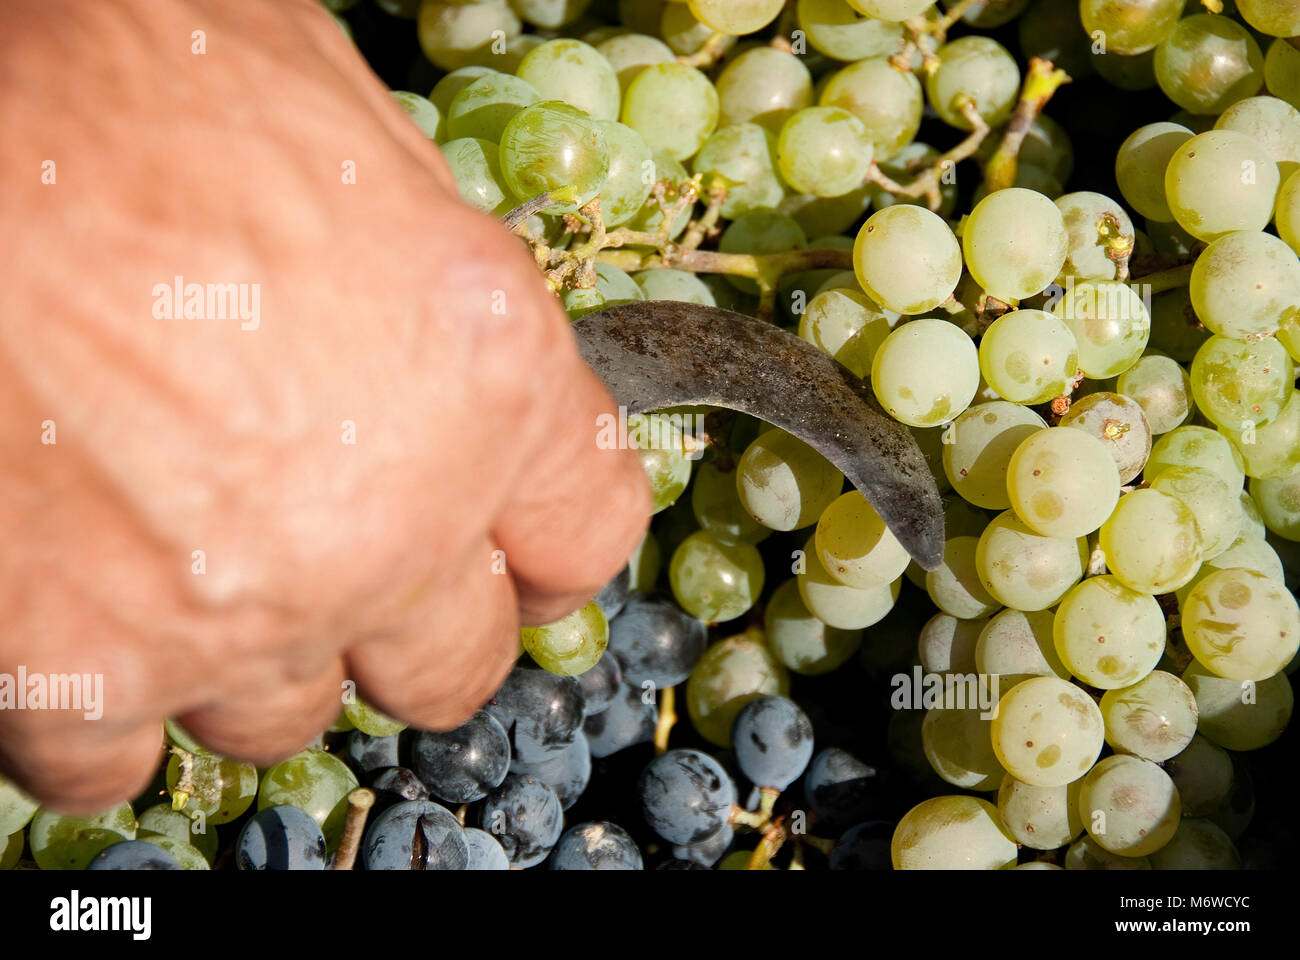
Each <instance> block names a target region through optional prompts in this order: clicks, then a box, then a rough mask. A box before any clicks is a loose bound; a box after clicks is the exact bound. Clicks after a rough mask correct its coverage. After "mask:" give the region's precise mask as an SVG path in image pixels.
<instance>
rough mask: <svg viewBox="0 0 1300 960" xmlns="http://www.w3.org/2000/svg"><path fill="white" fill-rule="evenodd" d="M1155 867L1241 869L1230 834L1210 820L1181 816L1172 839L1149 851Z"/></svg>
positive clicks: (1239, 859)
mask: <svg viewBox="0 0 1300 960" xmlns="http://www.w3.org/2000/svg"><path fill="white" fill-rule="evenodd" d="M1151 865H1152V866H1153V867H1154V868H1155V869H1157V870H1240V869H1241V854H1240V853H1238V852H1237V847H1236V844H1234V843H1233V842H1232V838H1231V837H1229V836H1228V835H1227V834H1226V833H1224V832H1223V828H1222V827H1220V826H1219V825H1218V824H1216V823H1214V822H1213V821H1211V820H1203V819H1199V818H1195V817H1184V818H1183V820H1182V822H1181V823H1179V824H1178V830H1177V831H1176V832H1175V833H1174V836H1173V839H1171V840H1170V841H1169V842H1168V843H1166V844H1165V845H1164V846H1163V847H1161V848H1160V849H1159V850H1157V851H1156V852H1155V853H1153V854H1151Z"/></svg>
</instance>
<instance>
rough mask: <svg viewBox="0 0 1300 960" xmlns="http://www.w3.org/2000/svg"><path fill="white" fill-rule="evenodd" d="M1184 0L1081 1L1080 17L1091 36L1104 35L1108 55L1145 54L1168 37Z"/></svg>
mask: <svg viewBox="0 0 1300 960" xmlns="http://www.w3.org/2000/svg"><path fill="white" fill-rule="evenodd" d="M1183 3H1184V0H1081V2H1080V4H1079V18H1080V20H1082V21H1083V28H1084V30H1086V31H1087V32H1088V33H1089V34H1090V35H1095V34H1096V33H1098V32H1099V31H1100V32H1101V33H1102V34H1103V36H1104V38H1105V40H1104V42H1105V44H1106V50H1107V52H1108V53H1118V54H1121V55H1123V56H1129V57H1131V56H1135V55H1137V54H1139V53H1146V52H1147V51H1148V50H1151V49H1154V48H1155V46H1156V45H1157V44H1158V43H1160V41H1162V40H1164V39H1165V37H1167V36H1169V33H1170V31H1172V30H1173V29H1174V27H1175V25H1176V24H1177V23H1178V18H1179V17H1181V16H1182V15H1183Z"/></svg>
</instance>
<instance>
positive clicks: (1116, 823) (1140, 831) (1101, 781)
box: [1079, 754, 1182, 857]
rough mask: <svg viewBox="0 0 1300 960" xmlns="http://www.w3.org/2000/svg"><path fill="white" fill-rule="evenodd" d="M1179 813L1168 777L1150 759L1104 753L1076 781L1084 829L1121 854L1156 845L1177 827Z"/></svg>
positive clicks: (1138, 854)
mask: <svg viewBox="0 0 1300 960" xmlns="http://www.w3.org/2000/svg"><path fill="white" fill-rule="evenodd" d="M1181 814H1182V806H1181V804H1180V803H1179V799H1178V789H1177V787H1175V786H1174V782H1173V780H1171V779H1170V778H1169V775H1168V774H1167V773H1165V772H1164V771H1163V770H1162V769H1160V767H1159V765H1157V764H1154V763H1152V762H1151V761H1150V760H1142V759H1139V758H1138V757H1129V756H1123V755H1120V754H1117V755H1115V756H1111V757H1107V758H1106V759H1105V760H1102V761H1101V762H1100V763H1098V764H1097V765H1096V766H1095V767H1093V769H1092V770H1091V771H1090V772H1089V773H1088V775H1087V776H1086V777H1084V778H1083V783H1082V784H1081V785H1080V787H1079V816H1080V817H1081V818H1082V820H1083V823H1084V827H1085V828H1086V829H1087V831H1088V834H1089V835H1090V836H1091V837H1092V838H1093V839H1094V840H1096V841H1097V843H1098V844H1100V845H1101V846H1102V847H1104V848H1105V849H1107V850H1109V851H1110V852H1111V853H1118V854H1119V855H1121V856H1125V857H1145V856H1147V855H1148V854H1151V853H1154V852H1155V851H1157V850H1159V849H1160V848H1161V847H1163V846H1164V845H1165V844H1166V843H1168V842H1169V840H1170V838H1171V837H1173V835H1174V832H1175V831H1176V830H1177V829H1178V822H1179V819H1180V817H1181Z"/></svg>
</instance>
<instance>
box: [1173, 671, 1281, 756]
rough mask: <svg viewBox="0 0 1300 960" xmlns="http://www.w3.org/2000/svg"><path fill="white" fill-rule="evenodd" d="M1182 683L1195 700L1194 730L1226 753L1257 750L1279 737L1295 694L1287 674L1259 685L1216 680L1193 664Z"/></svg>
mask: <svg viewBox="0 0 1300 960" xmlns="http://www.w3.org/2000/svg"><path fill="white" fill-rule="evenodd" d="M1183 682H1184V683H1186V684H1187V686H1188V689H1190V690H1191V691H1192V694H1193V696H1195V697H1196V710H1197V713H1198V715H1199V718H1200V719H1199V720H1198V721H1197V725H1196V729H1197V730H1198V731H1199V732H1200V734H1201V735H1202V736H1204V737H1205V738H1206V739H1207V740H1210V741H1211V742H1213V743H1215V744H1217V745H1218V746H1220V747H1223V748H1224V749H1225V750H1258V749H1259V748H1260V747H1266V746H1268V745H1269V744H1270V743H1272V742H1273V741H1274V740H1276V739H1277V738H1278V737H1280V736H1281V735H1282V731H1284V730H1285V729H1286V725H1287V723H1288V722H1289V721H1290V719H1291V710H1292V708H1293V707H1294V706H1295V694H1294V693H1293V692H1292V690H1291V681H1290V680H1288V679H1287V677H1286V674H1284V673H1279V674H1276V675H1275V676H1272V677H1269V678H1268V679H1267V680H1265V681H1263V682H1262V683H1250V682H1245V683H1243V682H1241V681H1239V680H1228V679H1226V678H1224V677H1217V676H1215V675H1214V674H1212V673H1210V671H1208V670H1207V669H1205V667H1204V666H1202V665H1201V664H1200V663H1198V662H1196V661H1193V662H1192V663H1191V664H1190V665H1189V666H1188V667H1187V670H1186V671H1185V672H1184V673H1183Z"/></svg>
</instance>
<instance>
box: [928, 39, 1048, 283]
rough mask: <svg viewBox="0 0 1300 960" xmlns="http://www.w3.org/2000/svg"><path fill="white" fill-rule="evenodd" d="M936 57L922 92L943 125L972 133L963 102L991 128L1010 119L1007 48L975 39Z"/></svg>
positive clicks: (1014, 86)
mask: <svg viewBox="0 0 1300 960" xmlns="http://www.w3.org/2000/svg"><path fill="white" fill-rule="evenodd" d="M935 56H937V57H938V58H939V67H938V69H937V70H935V71H934V72H933V73H930V74H928V75H927V77H926V81H925V92H926V95H927V97H928V98H929V101H930V105H931V106H932V107H934V109H935V112H936V113H938V114H939V118H940V119H941V120H943V122H944V123H946V124H948V125H949V126H952V127H956V128H957V129H959V130H970V129H971V123H970V121H969V120H967V119H966V117H965V116H964V115H963V113H962V110H961V106H960V104H961V102H962V101H963V100H966V101H969V102H971V103H972V104H973V105H974V107H975V110H976V112H977V113H978V114H979V115H980V117H981V118H982V119H983V120H984V122H985V123H987V124H988V125H989V126H990V127H996V126H998V125H999V124H1001V123H1002V122H1003V121H1005V120H1006V119H1007V118H1008V117H1010V116H1011V111H1012V110H1013V109H1014V108H1015V105H1016V98H1017V95H1018V94H1019V93H1020V68H1019V66H1017V65H1016V60H1015V58H1014V57H1013V56H1011V54H1010V53H1008V52H1007V49H1006V47H1004V46H1002V44H1000V43H998V42H997V41H996V40H994V39H993V38H992V37H985V36H979V35H974V36H967V37H962V38H961V39H959V40H953V41H952V42H951V43H945V44H944V45H943V46H942V47H940V48H939V49H938V50H937V51H935ZM1046 285H1047V284H1043V286H1046ZM1040 289H1041V288H1040Z"/></svg>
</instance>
